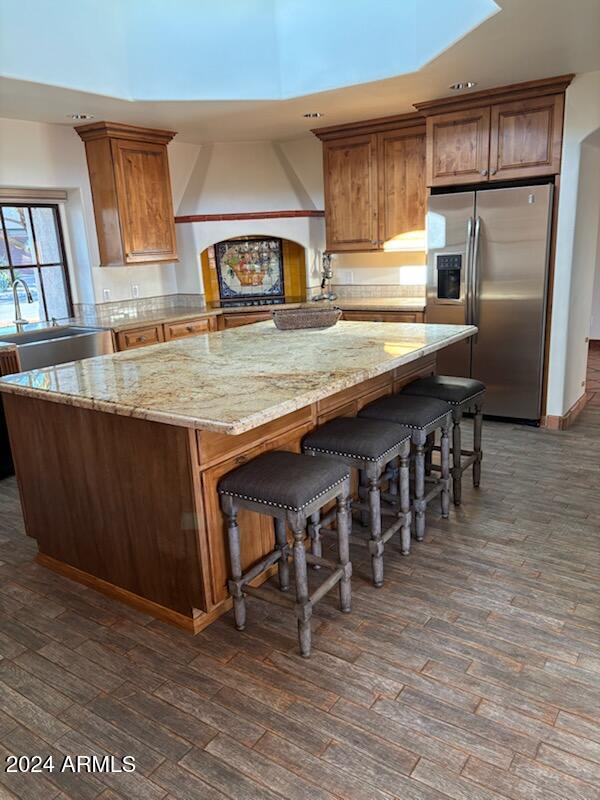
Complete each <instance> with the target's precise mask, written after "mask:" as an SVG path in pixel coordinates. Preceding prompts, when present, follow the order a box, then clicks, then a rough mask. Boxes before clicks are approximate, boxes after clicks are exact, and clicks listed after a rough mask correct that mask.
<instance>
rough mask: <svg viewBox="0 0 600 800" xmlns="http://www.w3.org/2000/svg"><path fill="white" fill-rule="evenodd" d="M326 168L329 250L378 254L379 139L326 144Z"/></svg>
mask: <svg viewBox="0 0 600 800" xmlns="http://www.w3.org/2000/svg"><path fill="white" fill-rule="evenodd" d="M323 167H324V177H325V227H326V232H327V249H328V250H336V251H345V250H376V249H377V248H378V246H379V232H378V217H377V214H378V209H377V139H376V136H375V135H374V134H368V135H364V136H348V137H345V138H340V139H335V140H333V141H327V142H325V143H324V146H323Z"/></svg>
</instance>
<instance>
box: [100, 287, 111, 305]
mask: <svg viewBox="0 0 600 800" xmlns="http://www.w3.org/2000/svg"><path fill="white" fill-rule="evenodd" d="M102 299H103V300H104V302H105V303H107V302H108V301H109V300H110V289H102Z"/></svg>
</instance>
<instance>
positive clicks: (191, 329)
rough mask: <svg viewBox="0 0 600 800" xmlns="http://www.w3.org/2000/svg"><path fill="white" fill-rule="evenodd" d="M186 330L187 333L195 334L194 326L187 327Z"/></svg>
mask: <svg viewBox="0 0 600 800" xmlns="http://www.w3.org/2000/svg"><path fill="white" fill-rule="evenodd" d="M185 329H186V331H187V332H188V333H193V332H194V326H193V325H186V326H185Z"/></svg>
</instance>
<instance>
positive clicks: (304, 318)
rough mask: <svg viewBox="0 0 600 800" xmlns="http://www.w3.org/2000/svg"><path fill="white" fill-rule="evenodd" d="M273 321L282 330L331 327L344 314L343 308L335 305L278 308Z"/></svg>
mask: <svg viewBox="0 0 600 800" xmlns="http://www.w3.org/2000/svg"><path fill="white" fill-rule="evenodd" d="M272 314H273V322H274V323H275V325H276V327H277V328H279V330H281V331H298V330H302V329H304V328H331V326H332V325H335V324H336V322H337V321H338V319H339V318H340V317H341V316H342V310H341V309H340V308H336V307H335V306H328V307H327V308H314V307H313V306H302V307H301V308H278V309H275V310H273V312H272Z"/></svg>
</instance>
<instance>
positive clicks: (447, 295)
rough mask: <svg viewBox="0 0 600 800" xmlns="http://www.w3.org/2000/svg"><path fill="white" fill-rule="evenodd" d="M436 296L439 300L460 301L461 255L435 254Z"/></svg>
mask: <svg viewBox="0 0 600 800" xmlns="http://www.w3.org/2000/svg"><path fill="white" fill-rule="evenodd" d="M435 266H436V273H437V296H438V299H439V300H460V274H461V271H462V254H461V253H437V254H436V257H435Z"/></svg>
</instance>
